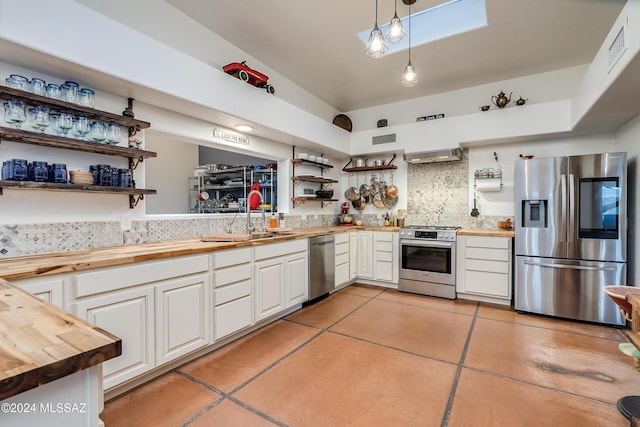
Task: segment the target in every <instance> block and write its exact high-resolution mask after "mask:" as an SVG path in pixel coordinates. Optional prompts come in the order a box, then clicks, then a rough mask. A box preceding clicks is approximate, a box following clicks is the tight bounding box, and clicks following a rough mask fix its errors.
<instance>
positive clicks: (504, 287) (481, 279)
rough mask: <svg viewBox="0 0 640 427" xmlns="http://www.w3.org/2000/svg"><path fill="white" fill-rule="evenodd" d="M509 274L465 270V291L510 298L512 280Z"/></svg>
mask: <svg viewBox="0 0 640 427" xmlns="http://www.w3.org/2000/svg"><path fill="white" fill-rule="evenodd" d="M509 278H510V276H509V275H508V274H499V273H486V272H482V271H469V270H467V271H466V272H465V291H467V292H470V293H476V294H483V295H489V296H497V297H504V298H509V296H510V295H511V293H510V292H509V291H510V287H511V282H510V280H509Z"/></svg>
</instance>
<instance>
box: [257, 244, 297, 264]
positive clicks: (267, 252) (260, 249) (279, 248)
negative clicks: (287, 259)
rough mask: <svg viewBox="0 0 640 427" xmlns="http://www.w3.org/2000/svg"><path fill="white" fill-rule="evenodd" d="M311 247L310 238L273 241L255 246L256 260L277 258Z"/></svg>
mask: <svg viewBox="0 0 640 427" xmlns="http://www.w3.org/2000/svg"><path fill="white" fill-rule="evenodd" d="M308 249H309V243H308V239H298V240H290V241H288V242H283V243H271V244H266V245H260V246H256V247H255V248H253V251H254V252H253V255H254V258H255V261H258V260H261V259H268V258H275V257H279V256H283V255H287V254H292V253H295V252H302V251H306V250H308Z"/></svg>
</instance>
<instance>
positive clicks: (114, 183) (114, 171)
mask: <svg viewBox="0 0 640 427" xmlns="http://www.w3.org/2000/svg"><path fill="white" fill-rule="evenodd" d="M109 172H111V186H112V187H117V186H118V180H119V175H118V168H110V170H109Z"/></svg>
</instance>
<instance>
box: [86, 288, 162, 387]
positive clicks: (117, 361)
mask: <svg viewBox="0 0 640 427" xmlns="http://www.w3.org/2000/svg"><path fill="white" fill-rule="evenodd" d="M74 306H75V307H74V308H75V313H76V315H77V316H78V317H80V318H82V319H85V320H86V321H88V322H89V323H91V324H93V325H96V326H98V327H99V328H102V329H104V330H105V331H107V332H109V333H112V334H113V335H115V336H117V337H119V338H120V339H121V340H122V355H120V356H119V357H116V358H114V359H111V360H107V361H106V362H104V363H103V364H102V367H103V370H102V373H103V379H104V388H105V389H108V388H110V387H113V386H115V385H118V384H120V383H122V382H124V381H126V380H129V379H131V378H134V377H136V376H138V375H140V374H143V373H144V372H146V371H148V370H150V369H152V368H153V367H155V352H154V323H153V319H154V306H153V287H152V286H144V287H138V288H134V289H130V290H126V291H119V292H115V293H112V294H109V295H103V296H99V297H93V298H86V299H83V300H79V301H77V302H76V303H75V304H74Z"/></svg>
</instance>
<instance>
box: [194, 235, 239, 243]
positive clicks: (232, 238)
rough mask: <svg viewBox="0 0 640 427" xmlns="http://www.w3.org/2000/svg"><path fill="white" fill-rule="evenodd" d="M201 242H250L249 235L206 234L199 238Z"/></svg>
mask: <svg viewBox="0 0 640 427" xmlns="http://www.w3.org/2000/svg"><path fill="white" fill-rule="evenodd" d="M200 240H202V241H203V242H246V241H249V240H251V234H230V233H225V234H207V235H204V236H202V237H201V238H200Z"/></svg>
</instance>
